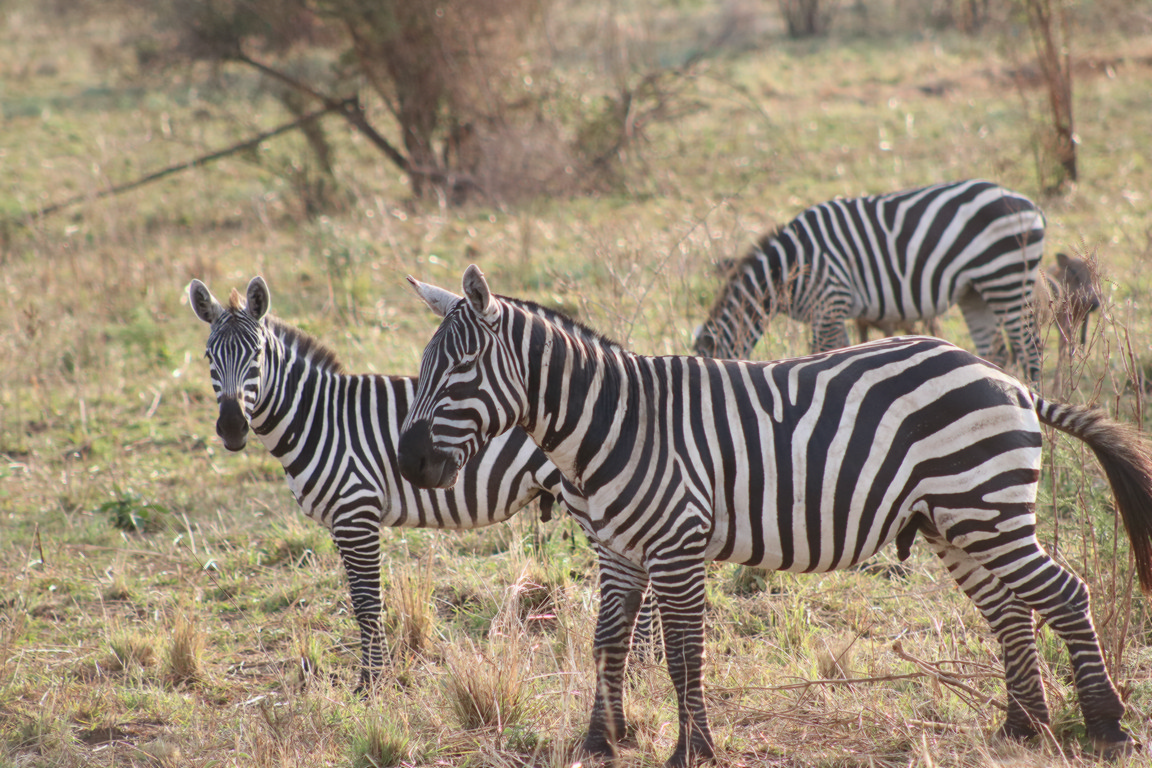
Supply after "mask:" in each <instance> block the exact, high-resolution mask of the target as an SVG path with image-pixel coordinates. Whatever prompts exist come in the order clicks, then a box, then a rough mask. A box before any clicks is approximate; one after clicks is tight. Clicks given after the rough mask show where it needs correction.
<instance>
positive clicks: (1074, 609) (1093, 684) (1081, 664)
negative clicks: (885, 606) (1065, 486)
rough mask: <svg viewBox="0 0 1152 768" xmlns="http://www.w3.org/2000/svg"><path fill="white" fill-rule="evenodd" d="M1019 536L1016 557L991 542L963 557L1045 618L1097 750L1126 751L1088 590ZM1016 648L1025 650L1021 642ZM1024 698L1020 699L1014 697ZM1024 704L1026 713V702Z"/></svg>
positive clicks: (1009, 670)
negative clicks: (1062, 648)
mask: <svg viewBox="0 0 1152 768" xmlns="http://www.w3.org/2000/svg"><path fill="white" fill-rule="evenodd" d="M1019 534H1020V532H1019V531H1016V532H1014V533H1013V535H1014V538H1015V540H1014V542H1012V543H1013V544H1014V545H1015V548H1014V550H1012V551H1007V547H1008V544H1009V542H1006V541H1003V540H1001V541H1000V542H999V546H992V544H993V542H991V541H988V540H984V541H981V543H980V549H978V550H977V549H976V548H975V547H969V548H968V549H966V550H965V554H967V555H968V556H969V557H971V558H973V559H974V560H976V561H977V562H978V563H979V564H980V565H981V566H983V568H984V569H986V570H987V571H989V572H991V573H992V574H993V575H994V576H995V578H996V579H998V580H999V581H1000V582H1001V583H1002V584H1003V585H1004V586H1005V587H1006V588H1007V589H1008V590H1009V591H1010V592H1011V593H1012V596H1013V597H1014V599H1015V601H1016V602H1018V603H1020V604H1023V605H1025V606H1027V607H1028V608H1029V609H1031V610H1033V611H1036V612H1037V613H1039V614H1040V615H1041V616H1043V617H1044V619H1045V620H1046V621H1047V623H1048V625H1049V626H1050V627H1051V628H1052V630H1053V631H1054V632H1055V633H1056V634H1057V635H1059V636H1060V639H1061V640H1063V641H1064V643H1065V645H1066V646H1067V647H1068V654H1069V656H1070V658H1071V662H1072V674H1073V678H1074V680H1075V684H1076V694H1077V698H1078V699H1079V701H1080V711H1081V715H1082V716H1083V718H1084V726H1085V729H1086V731H1087V734H1088V738H1089V739H1090V740H1091V742H1092V746H1093V748H1094V749H1095V750H1096V751H1097V752H1098V753H1100V754H1105V755H1112V754H1117V753H1120V752H1123V751H1127V750H1128V749H1130V748H1131V747H1132V746H1133V742H1132V737H1131V736H1129V735H1128V734H1127V733H1125V732H1124V729H1123V728H1121V727H1120V718H1122V717H1123V716H1124V704H1123V702H1121V701H1120V695H1119V694H1118V693H1117V691H1116V687H1115V686H1114V685H1113V684H1112V679H1111V678H1110V677H1109V676H1108V670H1107V668H1106V667H1105V664H1104V653H1103V651H1102V650H1101V648H1100V641H1099V639H1098V638H1097V635H1096V628H1095V627H1094V626H1093V624H1092V614H1091V611H1090V609H1089V600H1088V587H1087V586H1085V584H1084V582H1083V581H1081V580H1080V579H1079V578H1078V577H1076V576H1075V575H1074V574H1072V573H1071V572H1069V571H1067V570H1065V569H1064V568H1063V567H1061V566H1060V565H1059V564H1057V563H1056V562H1055V561H1054V560H1053V559H1052V558H1051V556H1049V555H1048V553H1047V552H1045V551H1044V550H1043V549H1042V548H1041V547H1040V544H1039V542H1038V541H1037V540H1036V537H1035V535H1034V534H1031V535H1028V536H1026V537H1023V536H1019ZM977 573H978V572H977V571H973V576H972V577H970V579H969V581H970V583H972V584H973V585H974V586H976V584H977V583H978V582H980V581H982V580H981V579H980V578H979V577H978V576H976V574H977ZM965 591H967V589H966V590H965ZM974 599H975V598H974ZM1018 624H1019V622H1017V625H1018ZM1019 634H1021V633H1019V632H1018V633H1017V635H1019ZM1016 642H1017V643H1021V645H1020V647H1021V648H1023V644H1022V640H1017V641H1016ZM1030 645H1031V646H1032V647H1033V650H1032V651H1030V652H1029V653H1031V654H1032V655H1034V654H1035V650H1034V646H1035V641H1034V640H1032V641H1031V643H1030ZM1004 667H1005V674H1006V676H1007V675H1010V674H1017V675H1019V674H1021V673H1018V672H1016V671H1015V669H1014V665H1013V664H1012V660H1011V659H1009V658H1007V657H1006V658H1005V662H1004ZM1027 674H1028V675H1029V676H1031V673H1027ZM1037 677H1038V675H1037ZM1009 690H1010V692H1011V690H1012V689H1011V688H1010V689H1009ZM1020 695H1021V694H1019V693H1016V694H1015V695H1014V697H1019V696H1020ZM1025 695H1026V694H1025ZM1023 703H1024V706H1025V709H1027V708H1028V703H1027V701H1025V702H1023ZM1031 714H1035V713H1031Z"/></svg>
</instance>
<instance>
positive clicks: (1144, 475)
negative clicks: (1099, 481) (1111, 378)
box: [1035, 395, 1152, 595]
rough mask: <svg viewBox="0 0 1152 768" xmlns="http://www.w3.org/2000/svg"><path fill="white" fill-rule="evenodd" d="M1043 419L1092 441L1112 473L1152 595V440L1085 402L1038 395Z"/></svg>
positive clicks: (1114, 489) (1142, 579)
mask: <svg viewBox="0 0 1152 768" xmlns="http://www.w3.org/2000/svg"><path fill="white" fill-rule="evenodd" d="M1035 408H1036V415H1037V416H1039V417H1040V421H1042V422H1043V423H1045V424H1048V425H1050V426H1053V427H1056V429H1059V430H1060V431H1062V432H1067V433H1068V434H1069V435H1072V436H1073V437H1076V438H1079V439H1080V440H1083V441H1084V442H1085V443H1087V444H1088V447H1089V448H1091V449H1092V452H1093V453H1095V454H1096V458H1097V460H1098V461H1099V462H1100V465H1101V466H1102V467H1103V468H1104V474H1105V475H1107V476H1108V483H1109V485H1111V486H1112V495H1113V496H1115V498H1116V506H1117V508H1118V509H1119V510H1120V518H1121V519H1122V520H1123V521H1124V528H1125V530H1127V531H1128V540H1129V541H1130V542H1131V543H1132V554H1133V555H1134V556H1135V558H1136V573H1137V575H1138V576H1139V577H1140V588H1141V589H1142V590H1143V591H1144V593H1145V594H1149V595H1152V443H1149V441H1148V440H1147V439H1146V438H1145V437H1144V436H1143V435H1142V434H1141V433H1140V432H1139V431H1138V430H1137V429H1136V428H1135V427H1133V426H1131V425H1129V424H1122V423H1120V422H1118V421H1115V420H1113V419H1111V418H1109V417H1108V416H1107V415H1106V414H1105V413H1104V412H1103V411H1101V410H1099V409H1096V408H1088V407H1085V406H1082V405H1068V404H1066V403H1053V402H1049V401H1047V400H1045V399H1044V398H1042V397H1040V396H1039V395H1036V396H1035Z"/></svg>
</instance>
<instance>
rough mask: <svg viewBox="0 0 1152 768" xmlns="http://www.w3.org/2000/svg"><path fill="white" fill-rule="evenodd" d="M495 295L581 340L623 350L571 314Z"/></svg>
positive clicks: (622, 346) (526, 301) (618, 344)
mask: <svg viewBox="0 0 1152 768" xmlns="http://www.w3.org/2000/svg"><path fill="white" fill-rule="evenodd" d="M495 295H496V296H497V297H498V298H499V299H501V300H502V301H506V302H508V303H509V304H511V305H512V306H514V307H520V308H521V309H523V310H524V311H526V312H528V313H529V314H533V315H536V316H537V317H542V318H544V319H546V320H550V321H551V322H553V323H555V324H556V325H558V326H560V327H561V328H563V329H564V330H565V331H567V332H568V333H570V334H572V335H573V336H576V337H577V338H579V339H580V340H581V341H585V342H589V343H592V344H598V345H602V346H606V347H610V348H611V349H613V350H615V351H618V352H623V351H624V345H623V344H621V343H620V342H618V341H616V340H614V339H610V338H608V337H607V336H605V335H604V334H602V333H600V331H597V330H595V329H594V328H590V327H589V326H587V325H585V324H584V323H582V322H580V321H579V320H577V319H575V318H574V317H572V316H571V315H568V314H566V313H564V312H561V311H560V310H558V309H554V308H552V307H545V306H544V305H542V304H537V303H536V302H534V301H528V300H527V299H516V298H512V297H511V296H500V295H499V294H495Z"/></svg>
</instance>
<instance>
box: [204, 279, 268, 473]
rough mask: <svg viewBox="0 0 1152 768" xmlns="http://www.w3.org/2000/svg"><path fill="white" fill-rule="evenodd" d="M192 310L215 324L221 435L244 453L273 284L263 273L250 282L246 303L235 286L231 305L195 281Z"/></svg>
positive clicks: (211, 366)
mask: <svg viewBox="0 0 1152 768" xmlns="http://www.w3.org/2000/svg"><path fill="white" fill-rule="evenodd" d="M188 298H189V300H190V301H191V303H192V310H193V311H194V312H195V313H196V316H197V317H199V318H200V319H201V320H203V321H204V322H206V323H208V324H209V325H211V326H212V330H211V331H210V332H209V334H208V344H207V351H206V352H205V353H204V356H205V357H207V358H208V371H209V373H210V374H211V376H212V389H214V390H215V391H216V402H217V403H218V404H219V406H220V416H219V418H218V419H217V420H216V434H217V435H219V436H220V439H221V440H222V441H223V443H224V447H225V448H227V449H228V450H230V451H239V450H241V449H242V448H243V447H244V445H245V444H246V443H247V441H248V422H249V420H250V419H251V417H252V410H253V408H255V406H256V400H257V397H258V394H259V389H260V370H261V364H262V359H263V354H264V343H265V338H266V328H265V325H264V322H263V319H264V316H265V315H266V314H267V313H268V306H269V299H268V286H267V284H265V282H264V278H262V277H258V276H257V277H254V278H252V281H251V282H250V283H248V290H247V299H246V301H245V302H244V303H241V301H240V295H239V294H238V293H237V292H236V290H235V289H233V290H232V294H231V296H230V297H229V299H228V306H227V307H225V306H224V305H222V304H221V303H220V302H219V301H217V300H216V297H215V296H213V295H212V292H211V291H209V290H208V286H206V285H204V283H202V282H200V281H199V280H193V281H192V284H191V285H190V286H189V287H188Z"/></svg>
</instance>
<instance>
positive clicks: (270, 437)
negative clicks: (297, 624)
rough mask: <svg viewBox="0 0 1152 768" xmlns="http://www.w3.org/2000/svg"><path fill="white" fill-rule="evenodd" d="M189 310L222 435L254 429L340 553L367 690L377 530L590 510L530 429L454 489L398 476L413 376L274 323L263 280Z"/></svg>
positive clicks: (374, 671) (471, 524)
mask: <svg viewBox="0 0 1152 768" xmlns="http://www.w3.org/2000/svg"><path fill="white" fill-rule="evenodd" d="M189 296H190V299H191V303H192V308H193V309H194V310H195V312H196V314H197V316H198V317H199V318H200V319H201V320H203V321H204V322H206V323H210V324H211V326H212V330H211V332H210V334H209V336H208V342H207V353H206V355H207V358H208V361H209V368H210V372H211V376H212V386H213V389H215V390H216V399H217V402H218V403H219V407H220V415H219V419H218V421H217V423H216V431H217V433H218V434H219V436H220V438H221V440H222V441H223V442H224V445H225V447H227V448H228V449H229V450H232V451H238V450H241V449H242V448H243V447H244V445H245V443H246V441H247V433H248V428H249V425H250V426H251V428H252V431H253V432H255V433H256V435H257V436H258V437H259V438H260V441H261V442H262V443H263V444H264V445H265V447H267V448H268V450H270V451H271V452H272V454H273V455H274V456H275V457H276V458H277V459H279V460H280V462H281V463H282V464H283V466H284V471H285V473H286V474H287V478H288V487H289V488H291V490H292V493H293V494H294V495H295V497H296V500H297V501H298V502H299V503H300V506H301V508H302V509H303V511H304V513H305V514H306V515H308V516H309V517H311V518H313V519H314V520H316V521H317V522H319V523H321V524H322V525H324V526H325V527H327V528H328V529H329V530H330V531H331V534H332V539H333V540H334V542H335V543H336V547H337V548H338V549H339V551H340V557H341V559H342V561H343V563H344V568H345V571H346V573H347V575H348V585H349V591H350V593H351V601H352V606H353V610H354V612H355V615H356V621H357V622H358V624H359V627H360V643H361V652H362V667H361V674H360V687H361V688H364V687H365V686H368V685H369V684H371V683H372V682H374V680H375V679H376V678H377V677H378V675H379V673H380V671H381V669H382V666H383V651H384V636H383V633H382V632H383V630H382V626H381V616H380V612H381V595H380V528H381V526H401V527H408V528H451V529H465V528H476V527H480V526H486V525H491V524H493V523H498V522H501V521H503V520H507V519H508V518H510V517H511V516H512V515H514V514H516V513H517V512H518V511H520V510H521V509H522V508H523V507H524V506H525V505H526V504H528V503H529V502H530V501H532V500H533V499H536V498H539V500H540V502H541V507H542V508H543V510H544V517H545V519H547V516H548V513H549V510H550V509H551V505H552V503H553V502H554V501H555V502H559V503H560V504H562V505H564V506H567V505H569V504H571V503H578V504H582V503H583V500H582V499H580V498H579V496H578V494H577V495H575V498H573V494H572V492H571V488H568V489H565V488H564V487H563V486H564V483H563V478H562V476H561V475H560V472H559V471H558V470H557V468H556V466H555V465H553V464H552V463H551V462H550V461H549V460H548V459H547V457H545V456H544V454H543V453H541V452H540V450H539V449H537V447H536V446H535V444H534V443H532V442H531V441H530V440H529V439H528V436H527V435H526V434H525V433H524V432H523V431H522V430H512V431H510V432H509V433H508V434H507V435H505V436H502V437H501V438H499V439H497V440H494V441H493V442H492V443H491V444H490V445H488V446H486V447H485V449H483V450H482V451H480V452H478V453H477V455H476V457H475V459H474V460H473V461H470V462H469V463H468V465H467V466H466V467H465V469H464V471H463V472H462V473H461V477H460V482H459V483H457V484H456V485H455V486H454V487H452V488H450V489H447V490H436V491H427V490H424V489H421V488H417V487H415V486H413V485H412V484H410V483H408V482H406V481H404V480H403V479H402V478H401V477H400V474H399V472H398V470H397V466H396V451H397V442H398V439H399V434H400V425H401V422H402V421H403V420H404V417H405V416H406V415H407V412H408V407H409V404H410V403H411V401H412V398H413V395H414V394H415V390H416V379H415V378H414V377H399V376H380V375H352V374H348V373H346V372H345V371H344V370H343V368H342V366H341V365H340V364H339V363H338V362H337V360H336V358H335V355H334V354H333V353H332V352H331V351H330V350H329V349H327V348H325V347H324V346H323V345H322V344H320V343H319V342H318V341H316V340H315V339H314V338H312V337H310V336H309V335H307V334H305V333H304V332H302V331H300V330H298V329H296V328H293V327H292V326H290V325H288V324H286V323H284V322H282V321H280V320H279V319H277V318H275V317H272V316H270V315H268V314H267V312H268V307H269V294H268V287H267V285H266V284H265V282H264V280H263V279H262V278H260V277H256V278H254V279H253V280H252V281H251V283H249V285H248V290H247V300H246V302H242V301H241V300H240V298H239V296H238V294H237V293H236V292H235V291H233V292H232V296H231V299H230V301H229V306H228V307H224V306H223V305H221V303H220V302H219V301H217V300H216V298H215V297H214V296H213V295H212V294H211V292H210V291H209V290H208V288H207V287H206V286H205V285H204V284H203V283H202V282H200V281H199V280H193V281H192V284H191V287H190V288H189Z"/></svg>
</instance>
